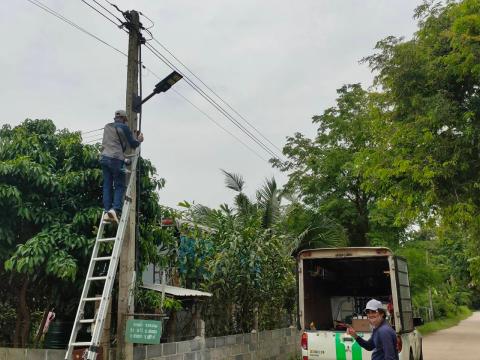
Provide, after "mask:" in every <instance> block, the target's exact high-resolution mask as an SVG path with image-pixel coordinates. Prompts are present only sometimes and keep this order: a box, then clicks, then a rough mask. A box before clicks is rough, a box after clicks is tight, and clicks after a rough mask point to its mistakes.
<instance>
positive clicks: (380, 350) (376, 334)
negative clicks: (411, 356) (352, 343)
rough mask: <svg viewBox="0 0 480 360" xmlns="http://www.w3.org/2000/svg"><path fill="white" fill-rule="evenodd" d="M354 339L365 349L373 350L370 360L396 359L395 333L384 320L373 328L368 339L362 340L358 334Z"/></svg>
mask: <svg viewBox="0 0 480 360" xmlns="http://www.w3.org/2000/svg"><path fill="white" fill-rule="evenodd" d="M356 341H357V342H358V344H359V345H360V346H361V347H363V348H364V349H365V350H369V351H371V350H373V353H372V360H398V352H397V334H396V333H395V330H393V329H392V327H391V326H390V325H388V324H387V322H386V321H383V322H382V323H381V324H380V325H379V326H378V327H377V328H375V329H373V333H372V337H371V338H370V339H368V340H363V339H362V338H361V337H359V336H358V337H357V338H356Z"/></svg>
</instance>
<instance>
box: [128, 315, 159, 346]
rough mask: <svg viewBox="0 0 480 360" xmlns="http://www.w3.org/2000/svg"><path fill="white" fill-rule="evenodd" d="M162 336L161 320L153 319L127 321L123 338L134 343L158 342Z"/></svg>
mask: <svg viewBox="0 0 480 360" xmlns="http://www.w3.org/2000/svg"><path fill="white" fill-rule="evenodd" d="M161 336H162V322H161V321H155V320H135V319H131V320H128V321H127V331H126V332H125V340H126V341H127V342H130V343H136V344H160V337H161Z"/></svg>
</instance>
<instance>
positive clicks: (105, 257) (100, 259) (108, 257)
mask: <svg viewBox="0 0 480 360" xmlns="http://www.w3.org/2000/svg"><path fill="white" fill-rule="evenodd" d="M111 259H112V257H111V256H99V257H96V258H93V260H94V261H105V260H111Z"/></svg>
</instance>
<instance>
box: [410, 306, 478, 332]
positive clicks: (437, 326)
mask: <svg viewBox="0 0 480 360" xmlns="http://www.w3.org/2000/svg"><path fill="white" fill-rule="evenodd" d="M470 315H472V310H470V309H469V308H468V307H466V306H460V307H459V308H458V313H457V314H456V315H452V316H451V317H448V318H445V319H441V320H434V321H431V322H429V323H426V324H425V325H422V326H419V327H418V331H420V333H421V334H422V335H423V336H425V335H428V334H431V333H433V332H435V331H438V330H443V329H448V328H450V327H452V326H455V325H458V323H459V322H460V321H462V320H465V319H467V318H468V317H470Z"/></svg>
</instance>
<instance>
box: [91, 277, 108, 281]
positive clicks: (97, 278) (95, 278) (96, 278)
mask: <svg viewBox="0 0 480 360" xmlns="http://www.w3.org/2000/svg"><path fill="white" fill-rule="evenodd" d="M87 280H93V281H95V280H107V276H92V277H89V278H87Z"/></svg>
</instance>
